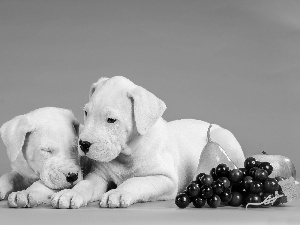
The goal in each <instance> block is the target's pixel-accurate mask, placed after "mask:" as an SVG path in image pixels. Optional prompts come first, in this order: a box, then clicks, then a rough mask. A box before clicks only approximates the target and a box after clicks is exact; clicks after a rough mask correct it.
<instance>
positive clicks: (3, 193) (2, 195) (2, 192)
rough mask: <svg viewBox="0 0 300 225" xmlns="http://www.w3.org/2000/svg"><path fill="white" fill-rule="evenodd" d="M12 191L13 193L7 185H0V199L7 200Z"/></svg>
mask: <svg viewBox="0 0 300 225" xmlns="http://www.w3.org/2000/svg"><path fill="white" fill-rule="evenodd" d="M10 193H11V189H9V188H6V187H0V201H1V200H6V199H7V197H8V195H9V194H10Z"/></svg>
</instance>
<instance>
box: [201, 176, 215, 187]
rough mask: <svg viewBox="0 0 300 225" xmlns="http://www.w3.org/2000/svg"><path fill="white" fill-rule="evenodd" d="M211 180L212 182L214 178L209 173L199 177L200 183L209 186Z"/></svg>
mask: <svg viewBox="0 0 300 225" xmlns="http://www.w3.org/2000/svg"><path fill="white" fill-rule="evenodd" d="M213 182H214V179H213V177H212V176H211V175H207V174H205V175H203V176H202V177H201V185H207V186H210V185H212V183H213Z"/></svg>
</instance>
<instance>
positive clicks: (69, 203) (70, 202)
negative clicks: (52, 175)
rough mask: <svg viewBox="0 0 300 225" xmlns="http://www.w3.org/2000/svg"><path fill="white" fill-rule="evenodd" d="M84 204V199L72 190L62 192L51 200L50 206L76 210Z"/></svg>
mask: <svg viewBox="0 0 300 225" xmlns="http://www.w3.org/2000/svg"><path fill="white" fill-rule="evenodd" d="M86 204H87V203H86V201H85V200H84V198H83V197H82V196H81V195H80V194H79V193H77V192H76V191H74V190H72V189H65V190H62V191H60V192H58V193H56V194H54V195H53V196H52V198H51V205H52V206H53V207H54V208H57V209H78V208H79V207H81V206H86Z"/></svg>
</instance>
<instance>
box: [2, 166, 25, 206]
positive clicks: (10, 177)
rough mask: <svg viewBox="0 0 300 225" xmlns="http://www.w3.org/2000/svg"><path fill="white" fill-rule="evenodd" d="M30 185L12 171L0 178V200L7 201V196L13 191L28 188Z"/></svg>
mask: <svg viewBox="0 0 300 225" xmlns="http://www.w3.org/2000/svg"><path fill="white" fill-rule="evenodd" d="M30 184H31V183H29V182H27V181H26V180H25V179H24V178H23V177H22V176H21V175H20V174H18V173H17V172H14V171H12V172H10V173H6V174H4V175H2V176H1V177H0V200H4V199H7V197H8V195H9V194H10V193H12V192H13V191H20V190H23V189H25V188H27V187H28V186H30Z"/></svg>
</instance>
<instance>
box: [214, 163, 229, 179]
mask: <svg viewBox="0 0 300 225" xmlns="http://www.w3.org/2000/svg"><path fill="white" fill-rule="evenodd" d="M228 173H229V167H228V166H227V165H226V164H219V165H218V166H217V168H216V175H217V177H227V176H228Z"/></svg>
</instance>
